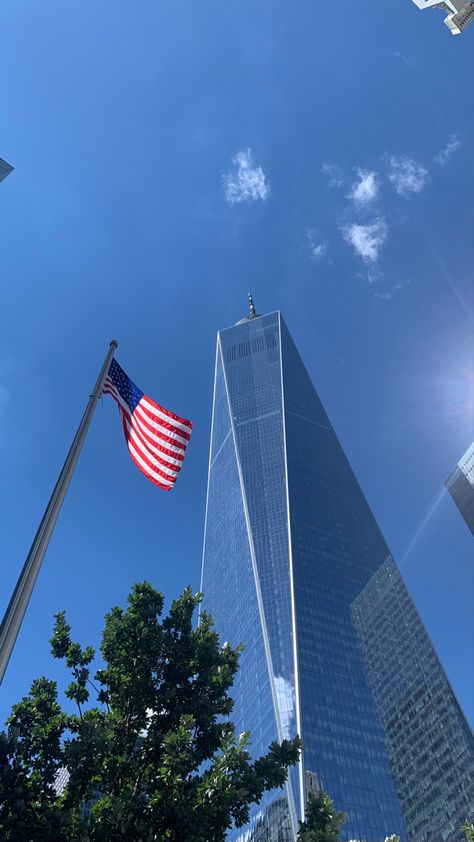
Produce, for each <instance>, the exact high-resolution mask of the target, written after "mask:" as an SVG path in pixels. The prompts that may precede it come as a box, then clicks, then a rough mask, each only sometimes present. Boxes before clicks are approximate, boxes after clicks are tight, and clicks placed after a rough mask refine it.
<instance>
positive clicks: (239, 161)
mask: <svg viewBox="0 0 474 842" xmlns="http://www.w3.org/2000/svg"><path fill="white" fill-rule="evenodd" d="M232 163H233V164H234V167H235V169H234V171H233V172H231V173H227V174H225V175H223V176H222V181H223V184H224V193H225V197H226V199H227V201H228V202H229V204H230V205H234V204H237V203H239V202H246V201H262V202H264V201H265V200H266V199H268V196H269V195H270V186H269V184H268V183H267V180H266V177H265V173H264V172H263V170H262V168H261V167H258V166H255V165H254V161H253V158H252V150H251V149H250V148H248V149H243V150H242V151H241V152H237V154H236V155H234V157H233V158H232Z"/></svg>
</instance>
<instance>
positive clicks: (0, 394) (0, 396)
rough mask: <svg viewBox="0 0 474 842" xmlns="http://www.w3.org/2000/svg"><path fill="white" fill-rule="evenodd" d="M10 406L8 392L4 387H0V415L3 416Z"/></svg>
mask: <svg viewBox="0 0 474 842" xmlns="http://www.w3.org/2000/svg"><path fill="white" fill-rule="evenodd" d="M9 406H10V392H9V391H8V389H5V386H0V415H5V413H6V412H7V410H8V408H9Z"/></svg>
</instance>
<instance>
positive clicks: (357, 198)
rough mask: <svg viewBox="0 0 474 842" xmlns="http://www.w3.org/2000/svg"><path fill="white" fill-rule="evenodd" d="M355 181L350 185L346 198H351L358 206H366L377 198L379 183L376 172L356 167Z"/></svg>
mask: <svg viewBox="0 0 474 842" xmlns="http://www.w3.org/2000/svg"><path fill="white" fill-rule="evenodd" d="M357 179H358V180H357V181H356V182H355V184H353V185H352V189H351V191H350V193H348V194H347V198H348V199H352V200H353V201H354V202H355V204H356V205H358V206H359V207H367V205H370V204H371V202H373V201H374V199H376V198H377V196H378V194H379V190H380V183H379V179H378V176H377V173H376V172H374V171H373V170H362V169H360V168H358V169H357Z"/></svg>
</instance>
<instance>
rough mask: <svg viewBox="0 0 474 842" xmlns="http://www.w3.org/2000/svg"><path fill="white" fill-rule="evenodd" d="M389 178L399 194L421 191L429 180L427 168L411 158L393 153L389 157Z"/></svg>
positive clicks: (406, 194) (405, 194)
mask: <svg viewBox="0 0 474 842" xmlns="http://www.w3.org/2000/svg"><path fill="white" fill-rule="evenodd" d="M388 177H389V179H390V181H391V182H392V185H393V187H394V189H395V190H396V191H397V193H399V195H400V196H408V195H409V194H410V193H421V191H422V190H423V188H424V187H426V185H427V183H428V181H429V180H430V174H429V172H428V170H427V169H426V168H425V167H424V166H423V164H420V163H419V162H418V161H415V160H414V159H413V158H407V157H404V156H399V157H397V156H395V155H393V156H392V157H391V158H390V173H389V176H388Z"/></svg>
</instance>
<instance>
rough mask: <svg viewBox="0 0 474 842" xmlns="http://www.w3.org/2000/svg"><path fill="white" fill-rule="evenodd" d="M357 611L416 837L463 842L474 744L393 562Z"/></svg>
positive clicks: (472, 802) (473, 795) (470, 805)
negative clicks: (463, 827) (462, 827)
mask: <svg viewBox="0 0 474 842" xmlns="http://www.w3.org/2000/svg"><path fill="white" fill-rule="evenodd" d="M352 611H353V618H354V624H355V627H356V629H357V631H358V634H359V638H360V642H361V646H362V651H363V653H364V659H365V663H366V666H367V672H368V676H369V681H370V685H371V687H372V690H373V693H374V698H375V700H376V704H377V709H378V711H379V714H380V718H381V720H382V723H383V725H384V726H385V730H386V734H387V737H388V742H389V748H390V760H391V765H392V772H393V776H394V780H395V784H396V786H397V791H398V793H399V796H400V800H401V803H402V809H403V813H404V817H405V821H406V824H407V827H408V831H409V837H410V839H413V840H416V842H462V840H464V835H463V834H462V833H461V832H460V828H461V826H462V825H463V824H464V822H465V821H471V822H472V821H474V740H473V736H472V733H471V731H470V728H469V726H468V724H467V722H466V719H465V717H464V714H463V712H462V710H461V708H460V706H459V704H458V702H457V700H456V698H455V696H454V694H453V692H452V690H451V687H450V685H449V683H448V680H447V678H446V675H445V673H444V671H443V669H442V667H441V664H440V663H439V660H438V658H437V656H436V653H435V651H434V649H433V646H432V644H431V641H430V639H429V637H428V635H427V633H426V630H425V628H424V626H423V623H422V622H421V619H420V617H419V615H418V612H417V610H416V608H415V606H414V604H413V601H412V599H411V597H410V595H409V593H408V591H407V589H406V587H405V585H404V583H403V580H402V577H401V575H400V573H399V571H398V568H397V566H396V565H395V562H394V561H393V559H392V558H391V557H389V558H388V559H387V560H386V562H385V563H384V564H383V565H382V566H381V567H380V568H379V569H378V570H377V571H376V573H375V574H374V576H372V578H371V579H370V581H369V582H368V584H367V585H366V587H365V588H364V590H363V591H362V593H361V594H360V595H359V596H358V597H357V599H356V600H355V602H354V604H353V608H352Z"/></svg>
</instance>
